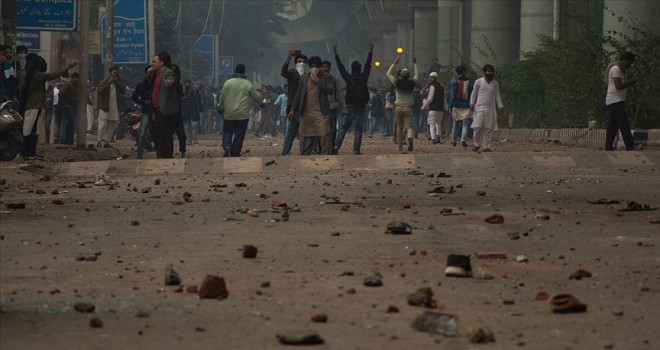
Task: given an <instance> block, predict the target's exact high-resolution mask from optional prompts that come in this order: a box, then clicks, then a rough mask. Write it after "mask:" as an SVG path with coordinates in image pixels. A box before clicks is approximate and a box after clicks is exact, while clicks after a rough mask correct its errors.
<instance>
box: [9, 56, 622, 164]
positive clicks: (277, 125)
mask: <svg viewBox="0 0 660 350" xmlns="http://www.w3.org/2000/svg"><path fill="white" fill-rule="evenodd" d="M373 49H374V44H373V43H370V44H369V49H368V51H367V57H366V59H365V61H364V63H362V62H359V61H357V60H354V61H352V62H351V64H350V71H349V70H348V69H347V68H346V67H345V66H344V64H343V62H342V60H341V57H340V55H339V52H338V47H337V45H335V46H334V47H333V51H334V64H335V65H336V68H337V71H338V74H336V75H335V74H333V73H332V66H333V62H331V61H330V60H323V59H322V58H321V57H319V56H311V57H307V56H306V55H305V54H303V53H302V52H301V51H298V50H289V51H288V52H287V54H286V57H285V60H284V63H283V65H282V68H281V74H280V75H281V77H282V78H283V80H282V86H270V85H262V86H261V88H260V89H257V87H256V86H255V85H254V84H253V83H252V82H250V81H249V80H248V79H247V75H246V70H247V67H246V66H245V65H243V64H238V65H236V67H235V71H234V74H233V75H232V77H231V78H230V79H228V80H227V81H226V82H225V83H224V85H223V86H222V88H219V89H218V88H214V87H212V86H208V85H204V84H202V83H200V82H193V81H191V80H190V79H185V80H184V81H183V82H182V79H181V70H180V69H179V67H178V66H177V65H176V64H173V62H172V60H171V58H170V55H169V54H168V53H167V52H160V53H158V54H156V55H154V57H153V58H152V60H151V64H150V65H148V66H147V67H145V68H144V78H143V79H138V81H133V82H130V83H126V82H124V81H123V80H122V77H121V75H122V74H121V73H122V67H119V66H112V67H111V68H110V69H109V71H108V72H107V73H108V74H107V76H106V77H105V78H104V79H102V80H101V81H100V82H99V83H98V86H94V85H93V84H91V83H90V84H88V85H89V87H88V93H87V101H86V105H87V110H86V112H87V115H86V116H85V118H83V119H81V120H84V121H85V122H86V124H87V125H86V129H87V133H88V134H96V136H97V144H96V146H97V147H106V148H110V147H113V146H112V143H113V142H114V140H115V139H117V138H122V137H123V136H124V131H125V126H124V122H125V120H124V114H123V112H126V111H128V110H129V109H130V108H133V109H135V110H137V111H138V112H139V113H140V114H141V118H140V124H139V137H137V140H135V141H136V145H137V158H139V159H141V158H144V156H145V152H146V151H150V150H155V151H156V156H157V157H158V158H172V157H174V156H175V152H174V141H173V140H174V137H176V138H177V139H178V143H179V149H178V154H177V155H178V156H179V157H182V158H184V157H186V151H187V147H190V146H193V145H196V144H197V143H198V142H199V134H212V135H213V134H216V135H217V134H219V135H222V136H221V137H222V142H221V147H222V153H223V155H224V156H226V157H239V156H241V155H242V146H243V142H244V140H245V137H246V135H248V134H250V135H254V136H255V137H258V138H276V137H281V138H282V139H283V142H282V150H281V155H291V154H293V153H298V154H301V155H310V154H328V155H329V154H339V153H340V150H341V149H342V146H343V144H344V140H345V138H346V135H347V133H349V132H352V133H353V140H352V147H351V148H350V149H351V151H352V152H351V153H352V154H354V155H359V154H362V147H361V145H362V138H363V136H365V135H364V134H366V137H367V138H373V137H374V133H375V132H376V133H378V132H380V134H381V135H382V137H384V138H391V140H392V142H393V143H394V144H395V145H396V147H397V148H396V149H397V151H399V152H404V146H406V148H405V151H407V152H413V151H414V149H415V148H414V142H415V140H417V139H419V138H420V137H422V138H424V137H425V138H427V139H428V140H429V141H430V142H431V144H443V143H445V144H450V145H451V146H454V147H456V146H458V145H460V146H462V147H469V145H468V141H469V140H470V139H471V142H472V144H473V146H472V150H473V151H476V152H490V151H492V148H491V139H492V135H493V132H495V131H497V115H498V114H497V113H498V111H499V112H500V113H502V112H503V108H504V106H503V103H502V98H501V96H500V89H499V83H498V81H497V80H495V79H494V76H495V73H496V69H495V67H494V66H492V65H490V64H486V65H485V66H484V67H483V68H482V72H480V73H479V74H478V73H477V72H475V71H472V70H469V69H468V68H467V67H466V66H463V65H459V66H456V67H454V68H453V69H452V72H451V73H452V77H451V79H450V81H448V82H443V81H442V80H441V79H440V77H441V74H442V73H441V72H439V71H440V70H444V69H445V68H447V66H442V65H440V64H438V63H437V60H434V61H433V64H431V65H430V66H429V68H428V70H427V71H425V72H421V74H420V72H419V70H418V67H417V60H416V58H415V57H414V56H412V63H413V65H412V67H405V66H402V65H401V54H398V55H397V56H396V58H395V60H394V62H393V63H392V64H391V66H389V68H388V70H387V73H386V78H387V80H388V82H389V84H388V85H387V86H370V85H369V81H370V80H369V78H370V75H371V68H372V59H373ZM0 59H1V61H0V64H2V68H3V73H4V74H0V76H1V77H0V78H1V80H0V102H3V101H7V100H14V101H16V102H17V107H18V109H19V112H21V113H22V114H23V115H24V117H25V123H24V127H23V135H24V138H25V145H24V148H23V150H22V152H21V154H22V156H23V157H24V158H26V159H30V158H39V157H40V156H39V155H38V154H36V144H37V140H38V138H39V136H38V135H37V133H38V132H37V130H38V129H39V128H38V125H42V126H43V129H42V130H43V131H44V135H43V137H42V140H41V141H42V142H46V143H61V144H68V145H72V144H74V131H75V130H76V128H75V124H76V122H78V118H77V117H76V112H77V105H78V91H79V88H80V84H79V74H78V73H72V74H69V70H70V69H72V68H74V67H75V66H76V63H71V64H69V65H68V66H67V68H66V69H63V70H60V71H55V72H52V73H46V71H47V66H46V62H45V60H44V59H43V58H41V57H40V56H38V55H37V54H35V53H28V49H27V48H26V47H24V46H19V47H17V48H16V54H15V55H12V48H11V47H8V46H2V47H0ZM292 60H293V62H294V65H293V67H290V63H291V61H292ZM632 62H634V56H633V55H632V54H630V53H625V54H624V55H622V56H621V58H620V59H619V60H618V61H614V62H612V63H611V64H610V65H609V66H608V68H607V69H606V73H605V78H606V81H607V83H608V94H607V105H608V108H609V110H610V121H609V127H608V136H607V145H606V146H605V149H606V150H612V149H613V146H612V144H613V140H614V136H615V135H616V133H617V132H618V131H619V130H620V131H621V132H622V133H623V139H624V141H626V148H627V149H629V150H631V149H634V146H633V145H632V142H628V141H630V140H631V139H632V137H631V136H630V129H629V127H628V126H627V125H628V123H627V118H626V115H625V109H623V108H620V106H622V105H623V102H622V101H623V100H624V99H625V88H626V87H627V86H629V85H632V84H633V83H634V82H635V80H633V79H629V80H628V81H626V80H625V79H624V78H623V72H625V70H626V69H627V68H628V67H629V66H630V65H631V64H632ZM478 75H481V76H482V77H481V78H479V77H478ZM420 76H421V77H422V79H423V81H424V82H425V84H422V83H420V81H422V80H420ZM442 76H446V74H442ZM371 81H381V79H372V80H371ZM88 83H89V82H88ZM447 83H448V84H447ZM612 106H614V107H612ZM39 123H41V124H39ZM296 139H298V140H299V151H298V152H293V151H292V150H293V148H294V147H293V146H294V143H295V140H296ZM152 142H153V146H152Z"/></svg>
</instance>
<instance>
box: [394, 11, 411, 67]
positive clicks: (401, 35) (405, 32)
mask: <svg viewBox="0 0 660 350" xmlns="http://www.w3.org/2000/svg"><path fill="white" fill-rule="evenodd" d="M411 34H412V22H411V21H397V22H396V44H397V46H398V47H402V48H403V55H402V56H401V64H402V65H403V66H404V67H412V55H413V54H414V51H413V46H412V39H411V36H412V35H411ZM395 54H396V52H395Z"/></svg>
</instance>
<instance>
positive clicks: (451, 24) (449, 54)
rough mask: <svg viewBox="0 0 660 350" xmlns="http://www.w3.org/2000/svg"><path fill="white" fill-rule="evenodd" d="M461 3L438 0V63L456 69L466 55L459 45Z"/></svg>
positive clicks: (452, 0)
mask: <svg viewBox="0 0 660 350" xmlns="http://www.w3.org/2000/svg"><path fill="white" fill-rule="evenodd" d="M460 6H461V1H459V0H438V35H437V54H436V57H437V58H438V63H439V64H441V65H443V66H447V65H449V66H451V67H455V66H457V65H459V64H460V63H461V61H462V60H461V57H462V56H463V55H464V54H465V53H464V52H462V51H463V50H462V47H461V45H460V44H459V40H460V38H461V31H462V28H461V24H462V22H463V21H462V18H461V13H460V12H461V11H460Z"/></svg>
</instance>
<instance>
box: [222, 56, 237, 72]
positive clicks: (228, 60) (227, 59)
mask: <svg viewBox="0 0 660 350" xmlns="http://www.w3.org/2000/svg"><path fill="white" fill-rule="evenodd" d="M232 73H234V56H220V74H224V75H231V74H232Z"/></svg>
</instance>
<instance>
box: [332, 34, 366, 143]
mask: <svg viewBox="0 0 660 350" xmlns="http://www.w3.org/2000/svg"><path fill="white" fill-rule="evenodd" d="M332 49H333V50H334V52H335V61H336V62H337V68H338V69H339V73H340V74H341V77H342V78H344V81H345V82H346V110H347V114H346V118H344V120H343V122H342V125H341V128H340V129H339V132H338V133H337V140H336V141H335V147H334V153H335V154H338V153H339V149H340V148H341V144H342V143H343V142H344V137H345V136H346V133H347V132H348V129H350V128H351V124H353V121H355V138H354V139H353V154H361V152H360V147H361V146H362V130H363V128H364V120H365V118H366V114H367V109H366V105H367V103H369V87H368V85H367V84H368V81H369V73H370V72H371V59H372V57H373V53H374V43H373V42H371V43H370V44H369V54H367V60H366V61H365V62H364V69H362V66H361V65H360V62H358V61H353V63H351V73H350V74H349V73H348V71H346V68H345V67H344V64H343V63H342V62H341V59H340V58H339V55H338V54H337V45H336V44H335V45H334V46H333V47H332Z"/></svg>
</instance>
